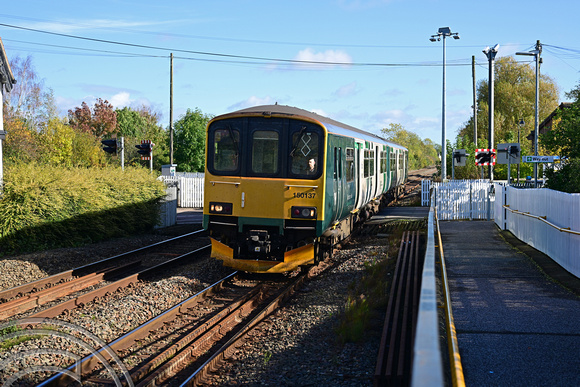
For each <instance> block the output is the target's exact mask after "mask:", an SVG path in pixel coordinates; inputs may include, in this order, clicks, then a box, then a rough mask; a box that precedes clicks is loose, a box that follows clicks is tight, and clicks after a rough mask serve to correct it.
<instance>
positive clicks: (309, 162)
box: [290, 127, 320, 176]
mask: <svg viewBox="0 0 580 387" xmlns="http://www.w3.org/2000/svg"><path fill="white" fill-rule="evenodd" d="M291 145H292V148H291V149H290V172H291V173H292V174H294V175H307V176H317V175H319V174H320V170H319V166H318V162H319V159H318V147H319V137H318V133H316V132H313V131H309V130H307V129H306V127H303V128H302V129H301V130H300V131H297V132H295V133H293V134H292V138H291Z"/></svg>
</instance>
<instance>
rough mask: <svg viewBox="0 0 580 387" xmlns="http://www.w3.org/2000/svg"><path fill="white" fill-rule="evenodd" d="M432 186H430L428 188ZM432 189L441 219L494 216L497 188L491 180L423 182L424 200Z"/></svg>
mask: <svg viewBox="0 0 580 387" xmlns="http://www.w3.org/2000/svg"><path fill="white" fill-rule="evenodd" d="M428 187H430V188H428ZM429 189H431V191H432V193H431V195H430V199H431V201H433V204H434V206H435V207H436V208H437V217H438V218H439V220H460V219H470V220H471V219H487V220H491V219H493V217H494V202H495V194H494V192H495V188H494V183H490V182H489V180H449V181H446V182H443V183H440V182H432V183H431V184H430V185H427V184H426V183H423V184H422V193H421V196H422V202H423V203H424V204H423V205H426V203H427V204H428V203H429V202H427V201H426V200H427V199H426V197H427V195H428V194H427V192H428V190H429Z"/></svg>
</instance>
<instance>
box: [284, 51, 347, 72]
mask: <svg viewBox="0 0 580 387" xmlns="http://www.w3.org/2000/svg"><path fill="white" fill-rule="evenodd" d="M294 60H297V61H301V62H320V63H304V64H297V65H298V66H307V67H309V68H319V69H324V68H328V67H334V66H348V65H350V64H351V63H352V62H353V60H352V57H351V56H350V55H349V54H347V53H346V52H344V51H341V50H326V51H324V52H315V51H314V50H313V49H311V48H306V49H304V50H301V51H300V52H298V54H296V56H295V57H294ZM322 63H329V64H322Z"/></svg>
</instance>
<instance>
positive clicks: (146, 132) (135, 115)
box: [115, 106, 169, 170]
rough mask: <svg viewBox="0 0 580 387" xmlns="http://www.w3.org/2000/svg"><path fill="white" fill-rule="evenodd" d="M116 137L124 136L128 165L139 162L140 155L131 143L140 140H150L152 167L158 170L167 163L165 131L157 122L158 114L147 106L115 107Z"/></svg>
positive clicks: (167, 151)
mask: <svg viewBox="0 0 580 387" xmlns="http://www.w3.org/2000/svg"><path fill="white" fill-rule="evenodd" d="M116 113H117V128H116V131H115V134H116V135H117V137H120V136H123V137H125V162H126V163H127V164H129V165H139V164H141V155H140V154H139V153H137V149H136V148H135V147H134V146H133V145H137V144H140V143H141V140H150V141H152V142H153V143H154V144H155V146H154V147H153V155H154V156H153V168H154V169H157V170H160V169H161V166H162V165H164V164H168V163H169V139H168V134H167V131H165V130H164V129H163V127H161V126H160V125H159V124H158V118H159V114H158V113H156V112H154V111H152V110H151V108H149V107H147V106H141V107H140V108H138V109H134V108H130V107H124V108H123V109H117V110H116Z"/></svg>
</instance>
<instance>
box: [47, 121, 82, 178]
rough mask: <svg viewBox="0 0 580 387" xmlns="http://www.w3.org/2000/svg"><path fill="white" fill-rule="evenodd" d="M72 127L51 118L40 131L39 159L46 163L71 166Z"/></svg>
mask: <svg viewBox="0 0 580 387" xmlns="http://www.w3.org/2000/svg"><path fill="white" fill-rule="evenodd" d="M73 138H74V129H73V128H71V127H70V126H68V125H65V124H64V123H63V122H62V121H61V120H59V119H56V118H55V119H52V120H50V121H49V122H48V125H47V126H46V128H44V129H43V130H42V132H40V142H41V143H42V156H41V159H42V161H44V162H45V163H47V164H50V165H54V166H59V165H62V166H64V167H72V160H73V157H72V155H73Z"/></svg>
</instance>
